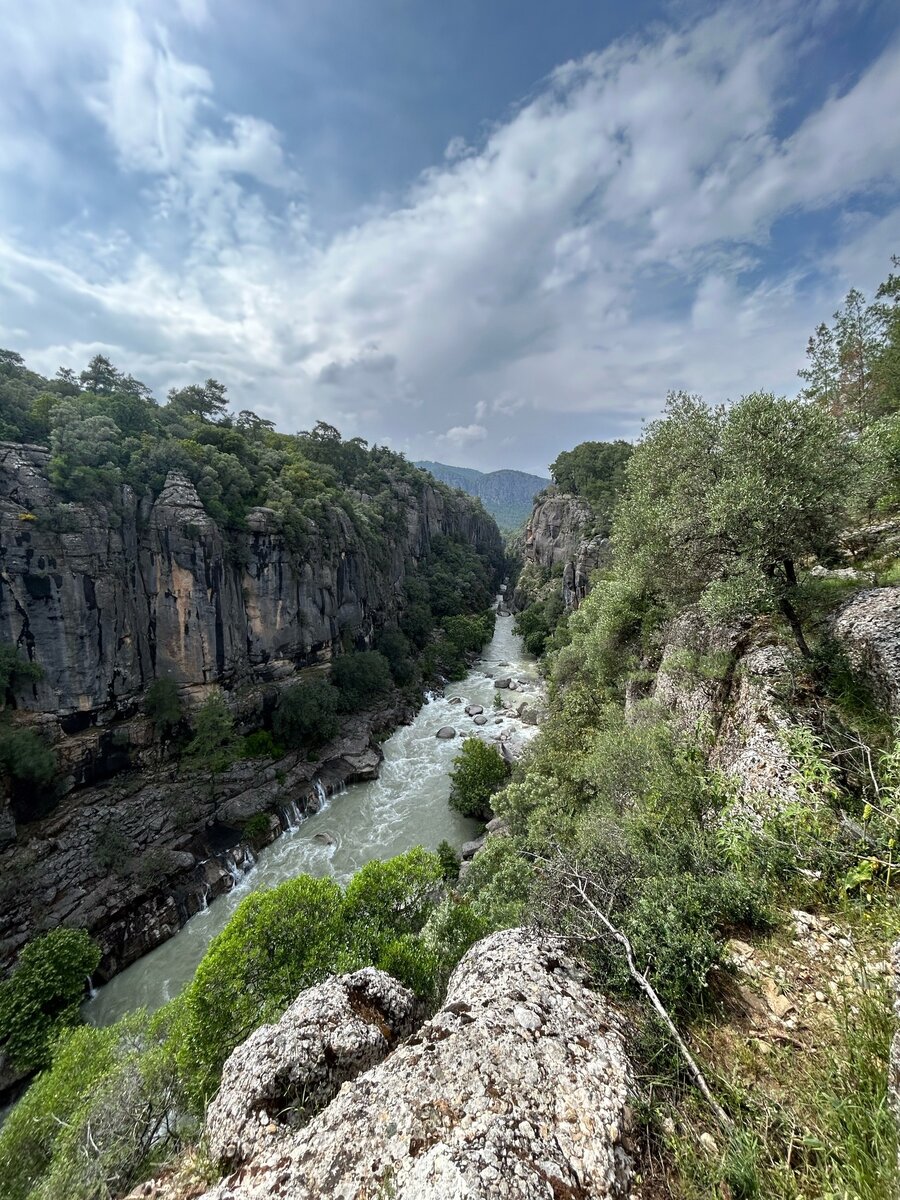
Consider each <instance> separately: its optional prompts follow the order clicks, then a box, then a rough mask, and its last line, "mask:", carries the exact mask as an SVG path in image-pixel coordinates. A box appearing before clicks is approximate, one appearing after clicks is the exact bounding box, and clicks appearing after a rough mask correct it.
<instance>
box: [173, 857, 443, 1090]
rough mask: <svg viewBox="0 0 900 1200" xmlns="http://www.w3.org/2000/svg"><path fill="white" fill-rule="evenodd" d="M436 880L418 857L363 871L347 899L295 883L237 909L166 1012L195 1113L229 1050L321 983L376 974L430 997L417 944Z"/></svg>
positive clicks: (427, 965)
mask: <svg viewBox="0 0 900 1200" xmlns="http://www.w3.org/2000/svg"><path fill="white" fill-rule="evenodd" d="M441 880H442V873H441V864H440V860H439V858H438V856H437V855H436V854H429V853H427V852H426V851H424V850H421V849H416V850H411V851H409V852H408V853H407V854H404V855H400V856H399V857H398V858H394V859H391V860H389V861H388V862H370V863H368V864H367V865H366V866H365V867H364V868H363V869H362V870H361V871H359V872H357V874H356V875H355V876H354V877H353V879H352V880H351V881H350V883H349V884H348V885H347V889H346V892H343V891H342V890H341V888H340V887H339V885H338V884H337V883H335V881H334V880H333V879H313V878H311V877H310V876H308V875H301V876H298V877H297V878H296V879H291V880H288V882H286V883H283V884H281V885H280V886H279V887H277V888H274V889H273V890H272V891H268V892H254V893H252V894H251V895H249V896H248V897H247V898H246V899H245V900H243V901H242V902H241V904H240V906H239V907H238V909H237V911H236V912H235V914H234V916H233V917H232V919H231V920H230V922H229V923H228V925H227V926H226V927H225V929H224V930H223V931H222V932H221V933H220V934H219V935H218V936H217V937H216V938H214V939H213V941H212V942H211V943H210V946H209V949H208V950H207V952H206V955H205V956H204V958H203V961H202V962H201V963H200V966H199V967H198V968H197V973H196V975H195V976H194V979H193V981H192V983H191V984H190V985H189V987H188V988H187V989H186V991H185V992H184V993H183V994H182V996H181V997H179V999H178V1000H177V1001H176V1002H175V1003H174V1005H173V1007H172V1018H171V1035H170V1037H171V1046H172V1049H173V1053H174V1055H175V1059H176V1062H177V1064H178V1068H179V1071H180V1073H181V1076H182V1078H183V1080H184V1082H185V1087H186V1089H187V1093H188V1096H189V1099H190V1101H191V1103H192V1104H193V1105H194V1106H196V1108H197V1111H198V1112H201V1111H202V1106H203V1103H204V1102H205V1100H206V1099H207V1098H208V1097H209V1096H211V1095H212V1093H213V1091H214V1090H215V1088H216V1086H217V1084H218V1078H219V1073H220V1071H221V1068H222V1064H223V1063H224V1061H225V1059H226V1058H227V1057H228V1055H229V1054H230V1053H231V1051H232V1050H233V1049H234V1047H235V1046H236V1045H237V1044H238V1043H239V1042H240V1041H242V1040H243V1039H244V1038H245V1037H246V1036H247V1035H248V1034H249V1033H250V1032H251V1031H252V1030H253V1029H255V1028H257V1026H259V1025H261V1024H262V1023H264V1022H266V1021H272V1020H276V1019H277V1018H278V1016H279V1015H280V1014H281V1013H282V1012H283V1011H284V1009H285V1008H286V1007H287V1005H288V1004H289V1003H290V1002H291V1001H292V1000H293V999H294V998H295V996H296V995H297V993H298V992H300V991H302V990H303V989H304V988H306V987H310V986H312V985H313V984H315V983H318V982H319V981H320V980H321V979H323V978H324V977H325V976H326V975H328V974H329V973H332V972H337V973H343V972H346V971H353V970H357V969H359V968H360V967H363V966H369V965H375V966H380V967H381V968H382V969H384V970H388V971H390V972H391V973H393V974H395V975H396V976H397V978H399V979H400V980H401V982H404V983H406V984H407V985H408V986H410V987H412V988H414V989H415V990H417V991H420V992H422V993H423V994H431V992H432V991H433V988H434V971H435V969H436V963H435V962H434V960H433V957H432V956H431V954H430V953H429V952H427V948H426V947H423V946H420V945H419V944H418V942H417V940H416V939H417V935H418V934H419V932H420V931H421V928H422V926H423V925H424V923H425V921H426V919H427V917H428V915H429V914H430V912H431V910H432V909H433V907H434V905H435V903H436V899H437V895H438V893H439V885H440V883H441Z"/></svg>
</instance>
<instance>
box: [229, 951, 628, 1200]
mask: <svg viewBox="0 0 900 1200" xmlns="http://www.w3.org/2000/svg"><path fill="white" fill-rule="evenodd" d="M337 982H340V981H337ZM307 995H308V993H307ZM302 999H303V997H301V998H300V1000H298V1002H297V1003H298V1004H299V1003H300V1001H302ZM252 1043H253V1039H251V1041H250V1042H248V1043H245V1047H244V1048H248V1047H250V1046H251V1045H252ZM241 1069H242V1070H244V1071H246V1072H248V1074H250V1075H251V1076H253V1074H254V1070H255V1068H254V1066H253V1063H252V1061H251V1059H250V1055H249V1053H248V1055H246V1056H245V1059H244V1060H243V1062H242V1066H241ZM267 1070H268V1071H270V1070H271V1068H267ZM233 1079H236V1076H233ZM630 1086H631V1079H630V1073H629V1068H628V1063H627V1060H626V1057H625V1052H624V1048H623V1040H622V1031H621V1024H620V1019H619V1018H618V1016H617V1015H616V1013H615V1012H614V1011H613V1010H612V1009H611V1008H610V1007H609V1006H608V1005H607V1004H606V1002H605V1001H604V1000H603V999H602V998H601V997H599V996H597V995H595V994H594V993H593V992H591V991H589V990H588V989H587V988H585V986H584V985H583V983H582V982H581V980H580V977H579V974H578V972H577V970H576V968H575V966H574V964H573V963H572V962H571V961H570V960H569V959H567V958H566V956H565V953H564V951H563V949H562V947H561V944H559V943H557V942H556V941H555V940H553V939H547V938H539V937H537V936H536V935H532V934H530V933H528V932H526V931H524V930H505V931H503V932H501V933H496V934H493V935H492V936H490V937H488V938H485V939H484V940H483V941H482V942H479V943H478V944H477V945H476V946H474V947H473V948H472V949H471V950H470V951H469V952H468V954H467V955H466V956H465V958H464V959H463V960H462V962H461V963H460V964H459V966H458V967H457V969H456V971H455V972H454V974H453V976H452V978H451V980H450V987H449V991H448V994H447V1000H446V1003H445V1004H444V1006H443V1008H441V1009H440V1011H439V1012H438V1013H437V1014H436V1015H435V1017H434V1018H433V1019H432V1020H431V1021H429V1022H428V1023H427V1024H426V1025H424V1026H423V1027H422V1028H421V1029H419V1031H418V1032H417V1033H416V1034H415V1035H413V1036H412V1037H411V1038H409V1039H408V1040H407V1041H406V1042H405V1043H404V1044H402V1045H401V1046H400V1047H398V1049H396V1050H394V1051H393V1053H392V1054H390V1055H389V1056H388V1058H387V1059H385V1061H384V1062H382V1063H381V1064H380V1065H379V1066H376V1067H375V1068H374V1069H372V1070H370V1071H368V1072H367V1073H366V1074H364V1075H361V1076H359V1077H357V1078H356V1079H354V1080H353V1081H351V1082H348V1083H345V1084H344V1086H343V1087H342V1088H341V1090H340V1092H339V1094H338V1095H337V1097H336V1098H335V1099H334V1100H332V1102H331V1103H330V1104H329V1105H328V1107H327V1108H326V1109H324V1111H323V1112H321V1113H320V1114H319V1115H318V1116H317V1117H315V1118H314V1119H313V1120H312V1121H311V1122H310V1123H309V1124H308V1125H307V1126H306V1127H305V1128H303V1129H302V1130H298V1131H292V1130H285V1131H284V1132H283V1133H282V1134H281V1136H278V1137H276V1138H274V1140H273V1142H272V1143H271V1144H269V1145H267V1146H266V1147H265V1148H264V1149H263V1150H262V1152H261V1153H259V1154H256V1155H255V1156H254V1157H252V1158H251V1159H250V1160H248V1161H247V1162H246V1163H245V1164H244V1165H243V1166H242V1167H241V1168H240V1169H239V1170H238V1171H236V1172H234V1173H233V1174H232V1175H231V1176H230V1177H229V1178H227V1179H225V1180H223V1181H222V1182H221V1183H219V1184H218V1185H216V1186H215V1187H213V1188H212V1189H211V1190H210V1191H208V1192H207V1193H206V1200H262V1198H263V1197H270V1196H274V1195H277V1196H279V1197H281V1198H282V1200H313V1198H314V1197H316V1198H317V1197H325V1196H327V1197H329V1198H331V1200H357V1198H359V1197H376V1196H382V1195H383V1196H391V1197H392V1198H393V1200H494V1198H495V1197H496V1198H499V1197H507V1198H510V1200H512V1198H513V1197H515V1200H538V1198H540V1200H549V1198H550V1197H578V1198H579V1200H594V1198H598V1197H617V1196H619V1197H620V1196H626V1195H628V1191H629V1180H630V1178H631V1165H630V1160H629V1157H628V1154H627V1152H626V1149H625V1147H624V1145H623V1137H624V1136H625V1134H626V1133H627V1127H628V1121H629V1109H628V1095H629V1090H630ZM223 1090H224V1088H223ZM225 1109H226V1106H224V1105H220V1109H219V1111H218V1112H217V1113H216V1114H215V1117H214V1118H213V1114H211V1120H213V1119H214V1122H215V1125H216V1132H215V1138H216V1144H217V1145H218V1146H224V1145H232V1144H234V1145H237V1144H242V1145H247V1144H248V1143H247V1139H246V1134H245V1128H246V1125H245V1116H244V1113H245V1109H246V1106H244V1107H242V1106H241V1105H238V1107H237V1111H236V1114H235V1121H234V1125H233V1127H231V1128H229V1124H228V1122H229V1117H228V1113H227V1112H226V1110H225ZM210 1132H211V1133H212V1131H210Z"/></svg>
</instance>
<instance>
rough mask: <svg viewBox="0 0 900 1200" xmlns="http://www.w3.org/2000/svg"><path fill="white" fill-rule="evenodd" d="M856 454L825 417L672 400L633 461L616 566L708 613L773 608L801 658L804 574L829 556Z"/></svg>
mask: <svg viewBox="0 0 900 1200" xmlns="http://www.w3.org/2000/svg"><path fill="white" fill-rule="evenodd" d="M853 467H854V462H853V456H852V452H851V448H850V446H849V444H848V442H847V441H846V440H845V439H844V437H843V436H842V434H841V431H840V428H839V426H838V424H837V422H836V421H835V420H834V418H833V417H832V416H831V415H830V414H829V413H828V412H826V411H824V410H823V409H822V408H820V407H818V406H817V405H813V404H804V403H801V402H798V401H793V400H788V399H785V398H783V397H781V398H779V397H776V396H773V395H772V394H770V393H768V392H754V393H752V394H751V395H748V396H744V397H742V399H741V400H739V401H738V402H737V403H736V404H734V405H733V406H731V407H730V408H727V409H726V408H722V407H719V408H712V407H710V406H709V405H707V404H705V403H704V402H703V401H702V400H701V399H700V398H699V397H695V396H685V395H684V394H678V395H673V396H670V397H669V400H668V403H667V407H666V414H665V416H664V417H663V418H662V419H661V420H659V421H655V422H653V423H652V424H651V425H650V426H649V427H648V429H647V432H646V434H645V436H644V438H643V439H642V441H641V443H640V445H639V446H638V448H637V450H636V451H635V454H634V457H633V458H632V460H631V463H630V464H629V491H628V495H627V497H626V499H625V500H624V501H623V502H622V504H621V506H620V509H619V515H618V518H617V521H616V528H615V531H614V544H615V549H616V555H617V559H618V562H619V564H620V566H621V568H622V569H623V570H625V571H626V572H628V573H630V574H632V575H633V576H635V577H636V578H637V579H638V580H639V581H640V582H641V584H642V586H643V587H644V588H645V589H646V590H647V591H649V592H651V593H654V594H656V595H659V596H662V597H663V598H665V599H666V600H667V601H668V602H670V603H671V604H672V605H673V606H677V605H679V604H686V603H691V602H693V601H696V600H700V602H701V603H702V605H703V607H704V608H705V609H706V610H707V611H708V612H709V613H710V615H711V616H713V617H715V618H718V619H733V618H736V617H739V616H743V615H752V614H755V613H759V612H764V611H777V612H779V613H780V614H781V615H782V616H783V617H784V619H785V620H786V621H787V623H788V625H789V627H790V629H791V631H792V633H793V635H794V638H795V640H796V642H797V646H798V648H799V649H800V651H801V653H802V654H803V655H804V656H805V657H808V656H809V654H810V650H809V646H808V644H807V641H806V637H805V635H804V631H803V628H802V624H801V621H800V617H799V616H798V608H797V599H796V598H797V587H798V577H797V573H798V566H799V565H801V564H802V563H803V562H804V560H806V559H808V558H810V557H813V556H817V555H823V554H827V553H828V552H829V551H830V550H831V549H833V547H834V544H835V541H836V537H837V534H838V533H839V531H840V529H841V526H842V524H843V522H844V520H845V517H846V508H847V497H848V496H849V494H850V491H851V486H852V478H853Z"/></svg>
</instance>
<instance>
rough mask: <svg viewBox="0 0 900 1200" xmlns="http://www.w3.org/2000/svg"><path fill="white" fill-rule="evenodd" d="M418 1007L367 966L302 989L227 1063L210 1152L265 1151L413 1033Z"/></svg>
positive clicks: (230, 1156)
mask: <svg viewBox="0 0 900 1200" xmlns="http://www.w3.org/2000/svg"><path fill="white" fill-rule="evenodd" d="M418 1012H419V1005H418V1003H417V1001H416V998H415V996H414V995H413V993H412V992H410V991H408V990H407V989H406V988H405V987H402V986H401V985H400V984H399V983H397V981H396V980H395V979H392V978H391V976H390V975H386V974H385V973H384V971H377V970H375V969H374V968H373V967H367V968H366V969H365V970H362V971H357V972H355V974H353V975H343V976H341V977H339V978H332V979H328V980H326V981H325V982H324V983H321V984H319V985H318V987H314V988H310V989H309V990H308V991H305V992H301V994H300V995H299V996H298V997H297V999H296V1000H295V1001H294V1003H293V1004H292V1005H291V1006H290V1008H288V1009H287V1011H286V1012H285V1013H284V1014H283V1015H282V1017H281V1019H280V1020H279V1022H278V1024H277V1025H263V1026H262V1027H261V1028H259V1029H257V1030H256V1031H255V1032H254V1033H252V1034H251V1035H250V1037H249V1038H248V1039H247V1040H246V1042H244V1043H243V1044H242V1045H241V1046H238V1048H237V1049H236V1050H235V1051H234V1052H233V1053H232V1054H231V1056H230V1057H229V1059H228V1061H227V1062H226V1063H225V1067H224V1070H223V1072H222V1084H221V1087H220V1088H219V1091H218V1093H217V1094H216V1096H215V1098H214V1099H213V1101H212V1103H211V1104H210V1106H209V1108H208V1110H207V1113H206V1138H207V1143H208V1145H209V1151H210V1153H211V1154H212V1156H213V1157H214V1158H215V1159H216V1160H218V1161H221V1162H223V1163H227V1164H229V1165H230V1166H231V1168H232V1169H234V1167H235V1166H236V1165H238V1164H240V1163H243V1162H246V1161H247V1160H248V1159H251V1158H255V1157H257V1156H258V1155H261V1154H265V1153H266V1152H267V1151H269V1150H270V1149H271V1148H272V1147H273V1146H274V1145H275V1144H276V1143H277V1142H278V1141H279V1140H280V1139H281V1138H283V1137H284V1135H285V1133H286V1132H288V1131H290V1130H291V1129H292V1128H294V1127H296V1126H297V1125H299V1124H301V1123H303V1121H304V1120H308V1119H309V1117H310V1116H311V1115H312V1114H314V1113H316V1112H318V1111H319V1109H321V1108H323V1107H324V1105H325V1104H327V1103H328V1101H329V1100H331V1099H332V1098H333V1097H334V1096H335V1095H336V1094H337V1091H338V1089H339V1088H340V1086H341V1084H343V1083H346V1082H347V1080H348V1079H355V1078H356V1076H357V1075H360V1074H361V1073H362V1072H363V1071H366V1070H368V1069H369V1068H370V1067H373V1066H375V1064H376V1063H378V1062H380V1061H381V1060H382V1059H383V1058H384V1057H385V1056H386V1055H387V1054H388V1052H389V1051H390V1050H391V1048H392V1047H393V1046H394V1045H395V1043H396V1042H397V1041H399V1039H400V1038H401V1037H405V1036H406V1035H407V1034H409V1033H412V1031H413V1028H414V1026H415V1024H416V1017H417V1016H418Z"/></svg>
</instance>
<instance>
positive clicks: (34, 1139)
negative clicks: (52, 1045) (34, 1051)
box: [0, 1013, 178, 1200]
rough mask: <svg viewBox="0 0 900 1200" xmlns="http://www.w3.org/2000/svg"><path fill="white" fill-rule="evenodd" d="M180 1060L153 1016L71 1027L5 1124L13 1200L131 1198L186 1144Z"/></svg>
mask: <svg viewBox="0 0 900 1200" xmlns="http://www.w3.org/2000/svg"><path fill="white" fill-rule="evenodd" d="M176 1092H177V1081H176V1077H175V1071H174V1063H173V1061H172V1058H171V1055H169V1054H167V1052H166V1051H165V1049H164V1047H163V1046H162V1045H161V1044H160V1042H159V1039H158V1038H157V1037H156V1036H154V1034H153V1033H152V1032H151V1029H150V1026H149V1023H148V1021H147V1018H146V1016H145V1015H144V1014H143V1013H138V1014H135V1015H132V1016H128V1017H126V1018H124V1019H123V1020H122V1021H119V1022H118V1023H117V1024H115V1025H112V1026H109V1027H107V1028H105V1029H95V1028H93V1027H90V1026H84V1027H82V1028H80V1029H76V1030H73V1031H72V1032H71V1033H69V1034H66V1035H65V1036H64V1037H63V1038H62V1039H61V1041H60V1043H59V1045H58V1047H57V1048H56V1051H55V1053H54V1056H53V1064H52V1066H51V1067H50V1068H49V1069H48V1070H47V1071H45V1072H44V1073H43V1074H41V1075H40V1076H39V1077H38V1079H37V1080H36V1082H35V1083H34V1084H32V1086H31V1087H30V1088H29V1090H28V1091H27V1092H26V1094H25V1096H24V1097H23V1098H22V1100H20V1101H19V1103H18V1105H17V1106H16V1108H15V1109H14V1110H13V1111H12V1113H11V1114H10V1116H9V1118H8V1120H7V1121H6V1124H5V1125H4V1126H3V1128H2V1130H0V1177H2V1179H3V1195H4V1197H6V1198H7V1200H57V1198H58V1197H63V1196H65V1197H66V1200H96V1198H97V1197H100V1196H111V1195H117V1196H119V1195H122V1194H123V1192H124V1191H125V1190H126V1189H128V1188H130V1187H131V1186H132V1184H134V1183H136V1182H137V1181H138V1180H139V1179H141V1178H144V1177H146V1175H147V1174H149V1173H150V1171H151V1170H152V1169H153V1166H154V1164H155V1163H157V1162H160V1161H162V1160H163V1159H164V1158H165V1156H166V1154H167V1153H171V1151H172V1150H173V1149H174V1148H176V1146H177V1142H178V1140H177V1135H176V1131H175V1129H174V1128H173V1120H172V1110H173V1107H174V1101H175V1098H176Z"/></svg>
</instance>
